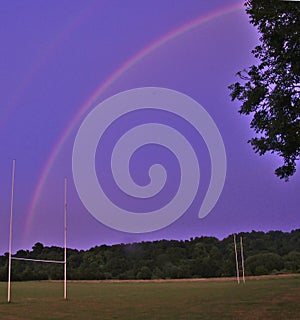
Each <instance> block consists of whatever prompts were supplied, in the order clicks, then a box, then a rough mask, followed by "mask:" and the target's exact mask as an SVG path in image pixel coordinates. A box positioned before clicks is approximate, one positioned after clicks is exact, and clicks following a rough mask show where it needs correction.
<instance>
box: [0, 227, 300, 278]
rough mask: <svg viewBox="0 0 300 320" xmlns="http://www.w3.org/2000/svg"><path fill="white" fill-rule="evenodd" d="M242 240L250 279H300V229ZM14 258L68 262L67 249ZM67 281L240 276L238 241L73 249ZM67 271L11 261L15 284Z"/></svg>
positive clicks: (1, 273)
mask: <svg viewBox="0 0 300 320" xmlns="http://www.w3.org/2000/svg"><path fill="white" fill-rule="evenodd" d="M240 236H242V237H243V244H244V257H245V272H246V275H263V274H276V273H300V229H298V230H294V231H292V232H290V233H286V232H282V231H270V232H268V233H264V232H256V231H252V232H250V233H240V234H238V235H237V240H238V250H239V239H240ZM14 256H15V257H23V258H31V259H47V260H63V248H59V247H55V246H52V247H47V246H44V245H43V244H41V243H36V244H35V245H34V246H33V248H32V250H31V251H30V250H19V251H18V252H17V253H16V254H15V255H14ZM7 264H8V254H7V253H6V254H5V255H3V256H0V280H1V281H7ZM67 269H68V279H85V280H92V279H95V280H97V279H168V278H172V279H176V278H201V277H227V276H234V275H235V272H236V271H235V252H234V244H233V236H232V235H231V236H229V237H227V238H225V239H223V240H218V239H217V238H214V237H196V238H191V239H190V240H180V241H178V240H159V241H154V242H141V243H133V244H118V245H112V246H107V245H101V246H96V247H93V248H91V249H89V250H76V249H68V251H67ZM62 278H63V266H62V265H57V264H48V263H39V262H34V263H33V262H27V261H17V260H13V261H12V280H47V279H53V280H55V279H62Z"/></svg>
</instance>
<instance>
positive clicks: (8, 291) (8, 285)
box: [7, 160, 16, 303]
mask: <svg viewBox="0 0 300 320" xmlns="http://www.w3.org/2000/svg"><path fill="white" fill-rule="evenodd" d="M15 167H16V160H13V162H12V176H11V201H10V221H9V246H8V283H7V302H8V303H9V302H10V291H11V251H12V220H13V205H14V189H15Z"/></svg>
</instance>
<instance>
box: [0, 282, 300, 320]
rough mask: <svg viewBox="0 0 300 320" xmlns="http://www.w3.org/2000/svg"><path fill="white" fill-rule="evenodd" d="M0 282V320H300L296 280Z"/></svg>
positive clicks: (298, 287)
mask: <svg viewBox="0 0 300 320" xmlns="http://www.w3.org/2000/svg"><path fill="white" fill-rule="evenodd" d="M6 290H7V284H6V283H0V319H10V320H14V319H24V320H26V319H30V320H34V319H43V320H45V319H74V320H76V319H80V320H81V319H87V320H90V319H91V320H92V319H102V320H106V319H107V320H111V319H130V320H141V319H142V320H148V319H155V320H159V319H168V320H176V319H188V320H193V319H209V320H213V319H230V320H232V319H272V320H273V319H274V320H276V319H278V320H284V319H300V303H299V301H300V276H297V277H296V276H295V277H290V278H275V279H260V280H249V281H247V283H246V285H243V284H240V285H237V284H236V282H234V281H217V280H216V281H207V282H206V281H199V282H189V281H187V282H70V283H68V300H67V301H64V300H63V298H62V296H63V284H62V283H59V282H47V281H45V282H15V283H12V296H11V303H9V304H8V303H7V302H6V299H7V296H6V294H7V293H6Z"/></svg>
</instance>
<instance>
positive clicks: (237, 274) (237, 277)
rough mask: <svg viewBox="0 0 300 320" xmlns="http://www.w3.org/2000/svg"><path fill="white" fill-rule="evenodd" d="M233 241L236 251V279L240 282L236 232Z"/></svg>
mask: <svg viewBox="0 0 300 320" xmlns="http://www.w3.org/2000/svg"><path fill="white" fill-rule="evenodd" d="M233 241H234V251H235V264H236V279H237V282H238V284H239V283H240V272H239V261H238V255H237V249H236V234H234V235H233Z"/></svg>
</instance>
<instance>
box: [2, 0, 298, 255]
mask: <svg viewBox="0 0 300 320" xmlns="http://www.w3.org/2000/svg"><path fill="white" fill-rule="evenodd" d="M239 3H241V1H234V0H227V1H224V0H220V1H217V0H213V1H199V0H189V1H173V0H164V1H160V0H154V1H140V0H128V1H121V0H119V1H117V0H115V1H114V0H113V1H111V0H110V1H108V0H107V1H98V0H97V1H77V0H76V1H74V0H72V1H70V0H68V1H66V0H62V1H52V2H49V3H47V2H46V3H45V2H40V1H26V2H25V1H6V2H1V4H0V21H1V28H0V40H1V46H0V55H1V59H0V83H1V95H0V139H1V140H0V215H1V224H0V252H2V253H3V252H5V251H7V250H8V231H9V206H10V190H11V164H12V159H16V184H15V206H14V223H13V251H16V250H18V249H20V248H31V246H32V245H33V244H34V243H35V242H37V241H40V242H42V243H44V244H46V245H58V246H62V245H63V178H64V177H65V176H66V177H67V178H68V246H69V247H73V248H84V249H86V248H90V247H92V246H95V245H100V244H104V243H105V244H112V243H120V242H135V241H142V240H155V239H163V238H165V239H189V238H190V237H195V236H201V235H212V236H216V237H219V238H222V237H225V236H227V235H228V234H230V233H233V232H239V231H251V230H264V231H267V230H272V229H280V230H284V231H290V230H292V229H295V228H299V212H298V211H299V195H298V191H299V177H298V176H299V174H298V173H297V174H296V175H295V176H294V177H293V178H292V179H291V181H290V182H288V183H285V182H283V181H281V180H279V179H278V178H276V177H275V176H274V174H273V172H274V170H275V168H276V166H277V165H278V164H279V163H280V162H279V161H278V159H276V158H274V157H271V156H265V157H263V158H261V157H259V156H257V155H255V154H254V152H253V151H252V149H251V147H250V146H249V145H248V144H247V143H246V141H247V140H248V139H249V138H250V137H251V136H252V132H251V131H250V129H249V128H248V123H249V119H247V118H245V117H241V116H240V115H239V114H238V112H237V110H238V104H235V103H232V102H231V101H230V97H229V90H228V89H227V86H228V85H229V84H231V83H233V82H234V81H236V80H237V78H236V77H235V73H236V72H237V71H239V70H241V69H243V68H245V67H247V66H249V65H251V64H252V63H253V62H254V59H253V57H252V55H251V50H252V49H253V47H254V46H255V44H256V43H257V41H258V40H257V39H258V36H257V34H256V32H255V29H254V28H253V26H252V25H250V23H249V22H248V17H247V15H246V14H245V13H244V9H243V8H242V7H241V6H240V9H238V8H237V7H236V9H235V10H231V12H230V13H228V12H229V11H230V9H232V8H233V6H234V5H237V4H239ZM222 13H223V14H222ZM201 17H203V19H204V18H207V17H213V18H210V19H206V20H205V21H204V20H203V19H202V18H201ZM193 21H197V23H196V22H195V23H194V27H193V28H188V25H189V24H191V23H192V22H193ZM201 21H204V22H203V23H201ZM184 26H186V28H185V32H181V33H176V30H178V29H179V28H180V27H182V30H184ZM170 33H171V34H172V33H173V35H174V36H173V37H172V38H170V39H169V40H168V41H163V39H167V38H168V37H167V35H168V34H170ZM159 40H161V41H162V43H161V45H159V46H155V45H154V47H153V50H148V51H147V49H149V48H150V46H151V45H153V44H155V42H156V41H159ZM137 57H139V59H137V61H136V62H134V61H135V58H137ZM126 63H127V64H126ZM121 71H122V72H121ZM144 86H156V87H166V88H170V89H173V90H177V91H179V92H182V93H184V94H186V95H189V96H190V97H192V98H193V99H195V100H196V101H198V102H199V103H200V104H201V105H202V106H203V107H204V108H205V109H206V110H207V111H208V112H209V114H210V115H211V117H212V118H213V119H214V121H215V123H216V124H217V126H218V128H219V130H220V133H221V135H222V137H223V140H224V144H225V148H226V153H227V161H228V164H227V176H226V181H225V186H224V189H223V192H222V194H221V197H220V199H219V201H218V202H217V204H216V206H215V207H214V209H213V210H212V211H211V212H210V214H209V215H208V216H207V217H205V218H204V219H198V217H197V214H198V209H199V208H198V207H199V204H201V199H202V198H203V194H204V192H205V190H204V189H205V187H207V184H208V181H209V171H210V167H209V161H207V159H208V155H207V154H205V148H203V149H199V148H200V147H199V145H198V144H199V142H200V141H199V140H197V139H196V138H195V139H194V141H193V142H192V143H193V145H194V147H195V149H196V150H198V151H197V152H198V154H199V155H200V154H201V150H203V153H204V154H203V157H202V156H201V155H200V156H199V158H200V161H199V162H200V170H202V171H201V175H202V177H203V186H202V187H200V188H199V192H198V195H197V198H196V199H195V201H194V202H193V204H192V206H191V207H190V208H189V209H188V210H187V212H186V213H185V214H184V215H182V216H181V218H179V219H178V220H177V221H175V222H174V223H173V224H171V225H169V226H168V227H166V228H164V229H161V230H158V231H154V232H150V233H144V234H131V233H125V232H120V231H117V230H113V229H111V228H109V227H107V226H105V225H103V224H102V223H100V222H98V221H97V220H96V219H95V218H93V216H92V215H91V214H90V213H89V212H88V211H87V210H86V209H85V207H84V206H83V204H82V203H81V201H80V199H79V197H78V195H77V191H76V189H75V185H74V182H73V177H72V149H73V144H74V139H75V136H76V133H77V131H78V129H79V127H80V124H81V123H82V121H83V119H84V118H85V116H86V115H87V114H88V113H89V112H90V111H91V110H92V109H93V108H94V107H95V106H96V105H97V104H98V103H99V102H101V101H103V100H104V99H106V98H108V97H110V96H113V95H114V94H116V93H118V92H121V91H124V90H127V89H132V88H136V87H144ZM101 88H104V90H100V89H101ZM96 93H98V94H96ZM80 111H82V114H80ZM78 114H79V115H80V116H77V118H74V117H76V115H78ZM139 117H140V118H141V121H145V118H146V117H148V115H147V114H144V115H143V114H142V115H139ZM143 117H144V118H143ZM74 119H77V120H76V121H75V120H74ZM72 121H73V122H72ZM183 130H184V129H183ZM66 133H67V135H66ZM64 137H65V138H64ZM112 141H113V139H112ZM109 143H110V140H109V139H108V140H106V144H107V145H108V146H109ZM55 152H56V153H55ZM145 152H146V153H145V154H147V150H146V151H145ZM158 153H159V152H158ZM148 154H151V151H150V153H149V150H148ZM153 154H155V153H152V155H153ZM51 157H52V158H51ZM149 158H151V157H150V156H149ZM149 158H148V157H147V160H148V161H152V160H151V159H150V160H149ZM162 158H163V159H164V160H166V161H167V162H169V161H171V162H172V161H173V160H174V159H173V160H172V155H170V154H165V155H164V156H163V157H162ZM52 159H53V161H50V160H52ZM135 161H137V162H141V163H142V164H143V162H144V159H143V157H142V156H139V155H136V157H135ZM153 161H154V162H155V159H154V157H153ZM173 163H175V164H174V165H170V164H166V167H167V168H171V169H172V168H173V169H174V168H175V169H176V168H177V165H176V161H175V162H174V161H173ZM142 167H143V166H142V165H141V168H142ZM171 169H170V170H171ZM99 170H100V169H99ZM132 174H133V176H134V177H135V178H136V179H137V180H139V179H140V175H139V174H138V173H134V172H133V173H132ZM99 175H100V176H101V174H99ZM43 177H44V178H43ZM178 177H179V176H178V172H177V173H176V172H174V173H172V172H171V173H170V176H169V179H171V180H169V181H171V182H169V184H168V186H169V187H167V188H166V190H165V193H164V195H165V197H166V198H165V199H164V198H163V199H159V201H162V202H163V201H167V200H169V198H170V194H168V192H169V193H174V192H176V187H175V189H174V187H173V185H172V184H173V183H174V184H176V183H178V180H179V178H178ZM103 180H104V181H103V184H105V182H107V181H105V178H103ZM201 181H202V180H201ZM41 182H43V184H41ZM39 183H40V184H39ZM107 188H108V189H109V186H108V187H107ZM174 190H175V191H174ZM108 192H109V191H108ZM110 192H112V193H114V191H113V190H112V191H110ZM112 197H115V201H116V202H118V203H119V202H121V201H122V198H121V197H119V198H118V195H117V194H114V195H112ZM128 205H129V204H128V203H127V204H126V203H124V204H123V206H125V207H126V206H128ZM139 205H140V204H139ZM151 205H152V206H154V207H155V206H156V205H157V204H155V203H154V202H153V203H152V204H151ZM133 206H134V204H133ZM142 211H143V212H145V211H146V209H142Z"/></svg>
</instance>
